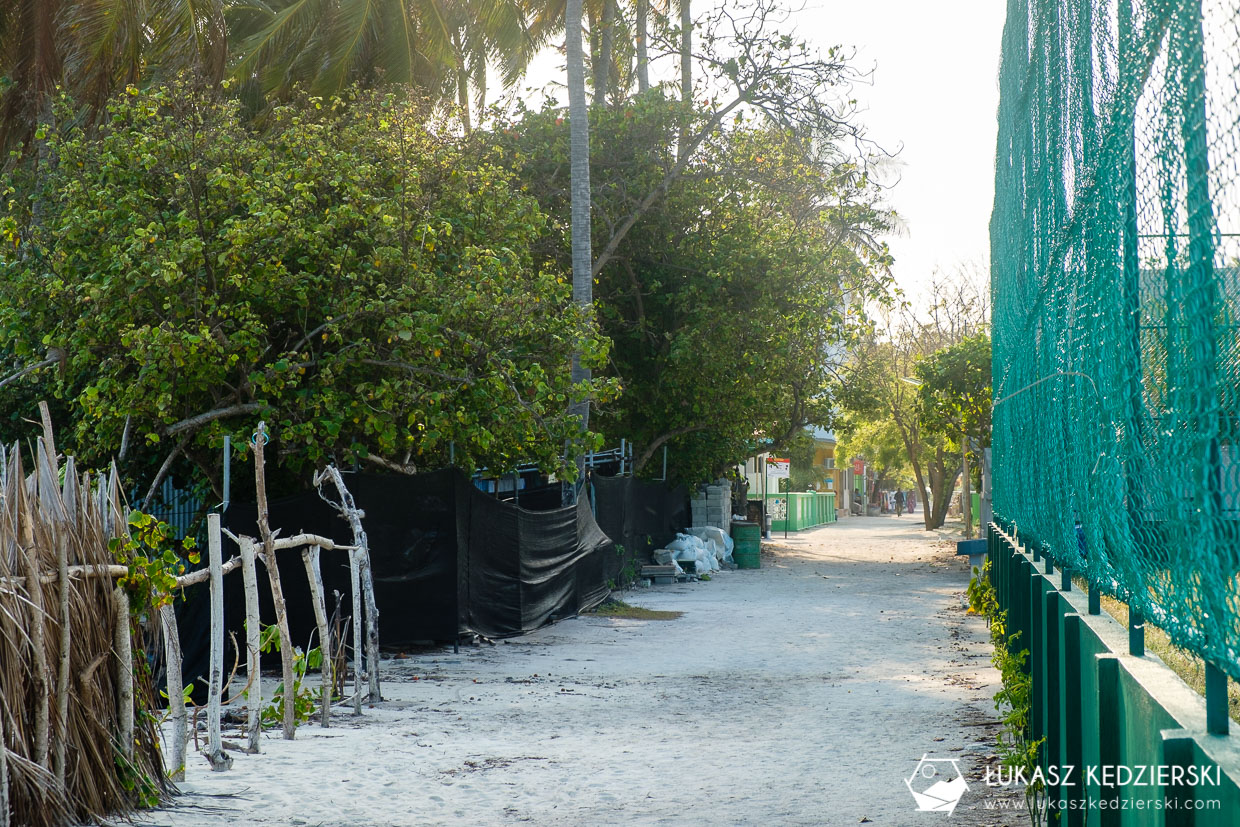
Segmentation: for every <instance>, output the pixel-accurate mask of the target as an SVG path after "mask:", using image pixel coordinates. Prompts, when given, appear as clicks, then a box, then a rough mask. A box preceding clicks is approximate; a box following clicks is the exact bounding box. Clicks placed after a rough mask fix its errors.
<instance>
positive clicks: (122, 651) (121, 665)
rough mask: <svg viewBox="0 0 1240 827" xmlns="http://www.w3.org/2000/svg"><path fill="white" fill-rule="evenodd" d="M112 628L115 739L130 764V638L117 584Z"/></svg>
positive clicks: (125, 600) (124, 596) (126, 611)
mask: <svg viewBox="0 0 1240 827" xmlns="http://www.w3.org/2000/svg"><path fill="white" fill-rule="evenodd" d="M112 602H113V609H114V611H115V617H116V628H115V629H113V634H114V637H113V638H112V649H113V651H114V652H116V740H117V742H118V743H119V745H120V753H121V756H122V757H124V759H125V760H126V761H128V762H130V763H133V638H132V637H131V636H130V631H129V595H128V594H126V593H125V590H124V589H122V588H121V587H120V586H117V587H116V588H115V589H113V590H112Z"/></svg>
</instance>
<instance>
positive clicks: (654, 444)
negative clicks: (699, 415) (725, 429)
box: [633, 422, 710, 471]
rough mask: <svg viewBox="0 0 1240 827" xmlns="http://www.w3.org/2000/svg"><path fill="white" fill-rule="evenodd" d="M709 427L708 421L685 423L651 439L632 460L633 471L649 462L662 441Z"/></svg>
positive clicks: (640, 468) (638, 469)
mask: <svg viewBox="0 0 1240 827" xmlns="http://www.w3.org/2000/svg"><path fill="white" fill-rule="evenodd" d="M709 427H710V424H709V423H706V422H701V423H698V424H697V425H686V426H685V427H683V428H675V429H673V430H671V431H668V432H667V433H665V434H662V435H660V436H659V437H657V438H656V439H654V440H653V441H651V443H650V444H649V445H647V446H646V448H645V449H644V450H643V451H642V452H641V454H640V455H639V456H638V457H637V459H636V460H634V461H633V470H634V471H640V470H642V468H643V467H645V465H646V463H647V462H650V458H651V457H653V456H654V452H655V451H657V450H659V448H660V447H661V446H662V445H663V443H665V442H667V441H668V440H669V439H675V438H676V437H678V436H684V435H685V434H692V433H696V432H697V431H705V430H706V429H707V428H709Z"/></svg>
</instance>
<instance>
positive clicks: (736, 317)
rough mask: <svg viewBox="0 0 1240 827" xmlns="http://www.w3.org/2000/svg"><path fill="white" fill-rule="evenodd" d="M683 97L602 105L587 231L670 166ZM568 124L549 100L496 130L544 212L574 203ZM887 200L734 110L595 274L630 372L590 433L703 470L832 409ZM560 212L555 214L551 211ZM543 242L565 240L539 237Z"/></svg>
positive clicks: (880, 279) (553, 245)
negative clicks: (667, 452) (731, 120)
mask: <svg viewBox="0 0 1240 827" xmlns="http://www.w3.org/2000/svg"><path fill="white" fill-rule="evenodd" d="M680 123H681V119H680V104H679V102H678V101H675V100H664V99H662V98H660V97H658V96H647V97H643V98H641V99H638V100H636V101H634V102H633V103H632V105H630V106H627V107H625V108H623V109H619V110H610V109H595V110H594V111H593V112H592V121H591V131H592V132H593V134H594V136H595V138H596V140H597V145H601V146H606V147H607V152H606V153H602V154H600V153H595V155H594V157H593V158H592V159H591V170H590V180H591V183H592V189H593V199H592V206H593V213H594V227H595V231H596V232H600V231H601V232H602V233H606V232H607V231H608V229H609V227H611V226H614V223H615V222H616V221H617V220H618V219H622V218H623V217H624V216H626V215H627V214H628V213H629V210H630V209H631V206H632V203H633V199H635V198H642V197H643V196H642V195H641V194H642V193H645V192H648V191H649V189H650V188H651V186H658V184H659V182H661V181H663V180H664V175H665V171H666V169H668V167H669V166H671V165H675V164H676V163H678V160H677V158H678V156H677V154H676V137H677V134H678V129H679V125H680ZM566 132H567V130H566V129H565V128H564V125H563V123H562V119H561V117H560V115H559V113H558V112H556V111H555V110H548V111H545V112H541V113H525V116H524V117H523V118H521V119H520V120H518V121H515V122H513V123H512V124H510V125H509V126H508V128H507V129H505V130H502V131H500V132H498V133H496V134H495V135H494V136H493V138H494V140H496V141H497V142H498V143H499V144H500V146H501V147H502V148H503V152H504V156H505V158H507V159H509V162H510V163H512V164H513V166H514V168H516V169H518V170H519V174H520V175H521V177H522V179H523V180H524V181H525V182H526V185H527V186H528V187H529V189H530V191H531V192H533V193H534V194H536V195H537V197H538V198H539V200H540V201H541V202H542V203H543V204H544V205H545V207H546V208H547V209H548V211H549V212H550V213H551V214H552V215H555V216H560V217H561V221H562V220H563V216H565V215H566V214H567V212H568V210H567V205H566V203H565V191H566V189H567V184H568V182H567V181H566V180H565V179H566V176H565V174H564V171H565V168H566V166H567V160H568V147H567V135H566ZM886 220H887V214H886V213H885V212H884V211H883V210H882V209H880V208H879V207H878V206H877V204H876V193H875V192H874V190H873V188H872V186H871V185H870V184H869V181H868V178H867V176H866V175H865V172H864V170H863V169H862V168H860V167H858V166H857V165H854V164H849V163H840V162H838V161H837V160H836V158H835V157H834V156H833V155H830V154H823V153H819V152H818V148H817V147H816V146H815V145H814V144H813V143H812V142H810V141H807V140H803V139H801V138H799V137H797V136H795V135H793V134H791V133H789V132H787V131H784V130H781V129H777V128H772V127H764V126H748V125H741V126H736V127H734V128H730V129H728V130H727V131H725V132H722V133H720V134H719V135H718V136H716V137H715V138H714V139H712V140H711V141H710V142H709V144H707V145H705V146H703V147H702V148H701V150H700V151H699V152H698V153H697V155H696V160H695V163H694V167H693V174H692V175H689V176H685V177H683V178H681V179H678V180H677V181H676V183H675V185H674V186H671V187H669V189H668V191H667V194H666V197H664V198H662V199H660V200H659V201H658V202H657V203H652V204H651V205H650V206H649V208H648V209H646V210H645V211H644V213H643V215H642V218H641V219H640V221H638V222H635V223H634V225H633V227H632V228H631V231H630V232H628V233H627V234H626V236H625V238H624V239H623V241H622V242H621V243H620V244H619V245H618V246H617V247H616V248H615V250H614V251H613V254H612V256H611V258H610V259H609V261H608V263H607V264H606V265H605V266H604V267H603V269H602V270H601V271H598V272H597V275H596V278H597V285H596V286H595V297H596V303H597V305H598V308H599V311H598V312H599V316H600V321H601V324H602V326H603V330H604V332H605V333H606V334H607V335H608V336H609V338H610V339H611V340H612V342H613V351H612V356H611V360H610V363H609V365H608V374H609V375H610V376H613V377H615V378H616V379H617V380H618V381H619V382H620V383H621V385H622V386H623V389H624V391H623V394H622V396H621V397H620V399H619V400H618V401H617V403H616V404H615V405H612V406H609V407H608V408H606V409H603V410H600V411H599V412H598V422H599V423H600V425H599V427H600V429H601V430H604V431H606V432H607V433H608V434H610V435H611V436H612V439H613V440H618V439H619V438H620V437H625V438H628V439H631V440H633V441H634V442H635V444H636V445H637V446H638V450H637V455H636V457H635V461H636V466H637V468H638V470H639V471H640V469H641V468H642V467H644V466H645V464H646V463H647V462H649V460H650V459H652V458H653V457H655V456H657V455H658V452H659V451H660V449H661V448H662V446H664V445H665V444H667V445H670V446H671V448H672V456H673V458H674V462H673V463H672V465H671V468H672V471H673V473H675V474H677V475H678V476H680V477H681V478H683V479H685V480H687V481H690V482H698V481H701V480H704V479H709V478H712V477H714V476H717V475H718V474H719V473H721V472H722V471H723V470H724V469H725V468H726V467H727V466H729V465H731V464H734V463H736V462H737V461H738V460H740V459H743V458H744V457H745V456H747V455H749V454H750V453H751V452H752V451H753V450H754V449H755V447H756V445H757V440H758V439H759V438H761V439H763V440H764V441H765V442H766V443H767V444H770V445H772V446H773V447H774V449H775V450H778V449H779V448H780V447H781V446H782V445H783V444H784V443H785V442H786V441H787V440H789V439H791V438H793V437H795V436H796V435H797V434H798V433H800V431H801V430H802V429H803V428H804V427H805V425H807V424H809V423H823V424H828V423H829V422H830V419H831V417H832V410H833V403H832V400H831V388H832V386H833V383H834V380H835V377H834V375H833V371H834V370H835V368H836V367H837V366H838V363H839V361H840V359H841V358H842V353H843V346H844V343H846V342H847V341H848V340H849V339H850V337H853V336H855V335H856V333H857V331H858V330H859V329H860V328H861V327H862V326H863V317H862V316H861V313H860V306H861V305H862V304H863V303H864V302H865V301H867V300H869V299H870V298H877V297H881V296H882V295H884V290H885V284H886V282H885V276H884V275H883V272H884V267H885V264H886V260H887V258H886V251H885V249H884V248H883V247H882V246H881V245H874V246H871V244H870V239H871V238H872V236H873V234H874V233H876V232H877V231H878V229H879V228H880V227H882V226H884V222H885V221H886ZM561 226H562V224H561ZM547 244H548V246H547V253H548V255H555V254H556V252H555V251H556V250H558V249H562V246H561V244H560V242H559V241H558V240H557V239H556V238H555V237H550V238H548V239H547Z"/></svg>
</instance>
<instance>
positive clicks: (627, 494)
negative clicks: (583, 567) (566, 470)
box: [591, 474, 689, 584]
mask: <svg viewBox="0 0 1240 827" xmlns="http://www.w3.org/2000/svg"><path fill="white" fill-rule="evenodd" d="M591 482H592V485H593V492H592V495H593V497H594V513H595V517H596V519H597V520H598V524H599V527H600V528H602V529H603V533H605V534H606V535H607V536H608V537H610V538H611V540H612V542H614V543H615V544H616V549H615V551H616V553H615V554H614V555H613V556H612V557H610V558H608V560H607V564H608V565H607V570H606V576H607V578H608V579H609V580H611V581H613V582H616V583H622V584H623V583H628V582H629V581H631V580H632V579H633V578H634V577H635V576H636V572H637V569H638V568H639V567H640V566H641V565H642V564H643V563H649V562H650V561H651V554H650V553H651V552H652V551H654V550H655V549H658V548H663V547H664V546H666V545H667V544H668V543H670V542H671V541H672V540H674V539H675V537H676V532H677V531H680V530H682V529H683V528H684V527H685V526H687V525H688V524H689V495H688V494H687V493H685V489H684V487H683V486H678V487H676V488H671V489H669V488H668V487H667V486H665V485H663V484H661V483H657V482H647V481H645V480H640V479H637V478H635V477H604V476H600V475H597V474H596V475H594V476H593V477H592V478H591Z"/></svg>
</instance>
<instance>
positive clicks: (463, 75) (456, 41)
mask: <svg viewBox="0 0 1240 827" xmlns="http://www.w3.org/2000/svg"><path fill="white" fill-rule="evenodd" d="M452 48H453V49H454V50H455V51H456V103H457V106H458V107H459V108H460V110H461V125H462V126H463V127H464V129H465V134H466V135H468V134H469V133H470V132H472V131H473V128H472V124H471V123H470V118H469V67H468V66H467V65H466V63H465V47H464V45H463V44H462V43H461V36H460V34H459V33H458V32H453V33H452Z"/></svg>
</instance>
